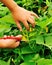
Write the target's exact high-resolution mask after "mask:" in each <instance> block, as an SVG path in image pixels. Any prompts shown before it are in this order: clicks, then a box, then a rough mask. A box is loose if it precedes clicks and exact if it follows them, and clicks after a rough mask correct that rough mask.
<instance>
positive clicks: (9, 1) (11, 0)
mask: <svg viewBox="0 0 52 65" xmlns="http://www.w3.org/2000/svg"><path fill="white" fill-rule="evenodd" d="M1 2H2V3H3V4H4V5H6V6H7V7H8V8H9V10H10V11H11V12H12V11H14V10H15V9H16V7H19V6H18V5H17V4H16V2H15V1H14V0H1Z"/></svg>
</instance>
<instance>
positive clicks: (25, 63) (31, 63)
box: [20, 62, 36, 65]
mask: <svg viewBox="0 0 52 65" xmlns="http://www.w3.org/2000/svg"><path fill="white" fill-rule="evenodd" d="M20 65H36V64H35V63H34V62H24V63H22V64H20Z"/></svg>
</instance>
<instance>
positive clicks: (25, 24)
mask: <svg viewBox="0 0 52 65" xmlns="http://www.w3.org/2000/svg"><path fill="white" fill-rule="evenodd" d="M23 24H24V26H25V27H26V29H27V30H29V29H30V28H29V25H28V23H27V21H24V22H23Z"/></svg>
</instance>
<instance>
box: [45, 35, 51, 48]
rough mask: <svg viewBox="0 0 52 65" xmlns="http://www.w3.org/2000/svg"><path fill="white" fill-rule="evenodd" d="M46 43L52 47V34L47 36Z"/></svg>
mask: <svg viewBox="0 0 52 65" xmlns="http://www.w3.org/2000/svg"><path fill="white" fill-rule="evenodd" d="M45 42H46V43H45V44H46V45H47V46H48V47H50V48H52V36H51V35H50V36H49V35H48V36H47V37H45Z"/></svg>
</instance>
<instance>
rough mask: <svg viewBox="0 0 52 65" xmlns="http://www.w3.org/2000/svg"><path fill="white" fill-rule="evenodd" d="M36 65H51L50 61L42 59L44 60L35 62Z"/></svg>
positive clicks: (51, 60) (51, 61)
mask: <svg viewBox="0 0 52 65" xmlns="http://www.w3.org/2000/svg"><path fill="white" fill-rule="evenodd" d="M37 64H38V65H50V64H52V59H44V58H41V59H39V60H38V61H37Z"/></svg>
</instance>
